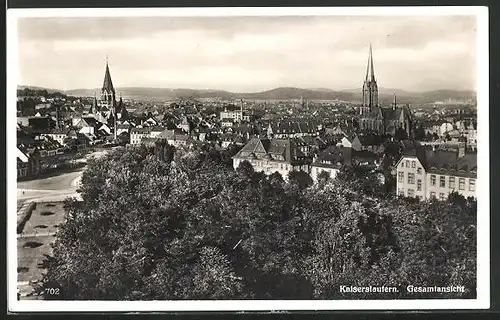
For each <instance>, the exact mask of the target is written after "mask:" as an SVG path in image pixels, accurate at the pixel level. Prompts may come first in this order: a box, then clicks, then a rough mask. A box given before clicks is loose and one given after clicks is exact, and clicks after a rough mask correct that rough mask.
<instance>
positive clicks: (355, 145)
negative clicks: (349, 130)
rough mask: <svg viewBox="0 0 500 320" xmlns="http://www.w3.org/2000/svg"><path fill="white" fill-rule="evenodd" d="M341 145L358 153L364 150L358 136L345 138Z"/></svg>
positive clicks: (351, 135) (350, 135) (353, 135)
mask: <svg viewBox="0 0 500 320" xmlns="http://www.w3.org/2000/svg"><path fill="white" fill-rule="evenodd" d="M340 144H341V145H342V146H343V147H344V148H352V149H354V150H356V151H361V150H362V149H363V145H362V144H361V141H360V140H359V137H358V135H357V134H349V135H348V136H345V137H343V138H342V140H341V141H340Z"/></svg>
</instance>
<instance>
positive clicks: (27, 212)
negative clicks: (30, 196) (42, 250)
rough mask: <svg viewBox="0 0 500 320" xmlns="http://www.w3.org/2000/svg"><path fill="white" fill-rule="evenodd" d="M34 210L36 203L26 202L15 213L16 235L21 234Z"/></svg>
mask: <svg viewBox="0 0 500 320" xmlns="http://www.w3.org/2000/svg"><path fill="white" fill-rule="evenodd" d="M35 208H36V202H27V203H24V204H23V205H22V206H21V209H19V211H18V212H17V233H18V234H20V233H23V230H24V226H25V225H26V222H28V220H29V219H30V218H31V214H32V213H33V210H35Z"/></svg>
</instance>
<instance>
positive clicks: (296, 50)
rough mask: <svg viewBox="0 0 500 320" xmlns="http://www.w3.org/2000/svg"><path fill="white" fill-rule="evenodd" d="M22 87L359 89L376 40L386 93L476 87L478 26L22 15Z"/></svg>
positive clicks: (379, 20)
mask: <svg viewBox="0 0 500 320" xmlns="http://www.w3.org/2000/svg"><path fill="white" fill-rule="evenodd" d="M18 31H19V64H20V84H24V85H34V86H43V87H47V88H55V89H64V90H66V89H76V88H97V87H100V86H102V81H103V77H104V68H105V63H106V62H105V61H106V55H108V56H109V66H110V70H111V76H112V78H113V83H114V85H115V87H166V88H193V89H206V88H211V89H222V90H229V91H237V92H252V91H261V90H267V89H271V88H275V87H280V86H293V87H302V88H328V89H334V90H338V89H354V88H359V87H361V85H362V82H363V79H364V75H365V71H366V63H367V57H368V48H369V43H370V42H372V45H373V56H374V65H375V67H374V69H375V75H376V78H377V82H378V85H379V87H383V88H396V89H403V90H409V91H425V90H435V89H458V90H463V89H465V90H475V89H476V84H475V83H476V79H475V78H476V77H475V72H476V21H475V17H466V16H447V17H444V16H428V17H424V16H419V17H416V16H399V17H394V16H390V17H382V16H374V17H367V16H365V17H362V16H358V17H339V16H337V17H335V16H332V17H203V18H192V17H191V18H179V17H178V18H137V17H127V18H23V19H20V20H19V24H18Z"/></svg>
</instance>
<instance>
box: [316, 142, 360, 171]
mask: <svg viewBox="0 0 500 320" xmlns="http://www.w3.org/2000/svg"><path fill="white" fill-rule="evenodd" d="M352 151H353V150H352V149H351V148H344V147H336V146H330V147H328V148H326V149H325V150H324V151H323V152H321V153H320V154H319V155H318V157H317V158H316V160H315V161H314V163H313V166H317V167H329V168H340V167H341V166H342V165H349V164H351V161H352Z"/></svg>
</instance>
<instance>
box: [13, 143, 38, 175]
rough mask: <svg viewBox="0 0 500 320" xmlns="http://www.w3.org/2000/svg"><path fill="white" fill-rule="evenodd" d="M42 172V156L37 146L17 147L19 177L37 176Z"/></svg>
mask: <svg viewBox="0 0 500 320" xmlns="http://www.w3.org/2000/svg"><path fill="white" fill-rule="evenodd" d="M40 172H41V163H40V158H39V157H38V152H37V150H36V148H32V149H28V148H24V147H23V146H20V147H18V148H17V178H18V179H19V178H24V177H32V176H37V175H38V174H39V173H40Z"/></svg>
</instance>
